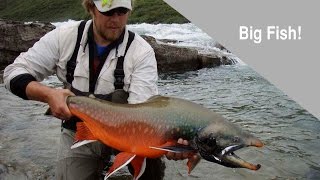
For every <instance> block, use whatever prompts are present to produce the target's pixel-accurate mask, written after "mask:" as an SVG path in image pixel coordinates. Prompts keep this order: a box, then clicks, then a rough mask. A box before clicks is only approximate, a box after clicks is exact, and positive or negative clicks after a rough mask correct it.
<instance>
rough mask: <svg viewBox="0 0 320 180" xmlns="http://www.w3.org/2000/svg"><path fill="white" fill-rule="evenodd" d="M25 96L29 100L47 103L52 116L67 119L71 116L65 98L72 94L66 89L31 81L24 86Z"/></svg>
mask: <svg viewBox="0 0 320 180" xmlns="http://www.w3.org/2000/svg"><path fill="white" fill-rule="evenodd" d="M26 94H27V97H28V98H29V99H30V100H36V101H41V102H44V103H48V105H49V106H50V109H51V113H52V115H53V116H54V117H56V118H59V119H61V120H68V119H70V117H71V116H72V114H71V112H70V110H69V108H68V106H67V103H66V100H67V97H68V96H74V94H73V93H72V92H71V91H70V90H68V89H53V88H50V87H48V86H45V85H43V84H40V83H39V82H36V81H32V82H30V83H29V84H28V85H27V88H26Z"/></svg>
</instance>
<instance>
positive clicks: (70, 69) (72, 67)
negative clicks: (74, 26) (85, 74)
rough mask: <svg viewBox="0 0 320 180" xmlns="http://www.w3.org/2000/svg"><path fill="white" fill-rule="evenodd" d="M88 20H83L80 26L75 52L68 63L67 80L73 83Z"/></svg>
mask: <svg viewBox="0 0 320 180" xmlns="http://www.w3.org/2000/svg"><path fill="white" fill-rule="evenodd" d="M86 23H87V21H81V23H80V25H79V27H78V35H77V42H76V46H75V48H74V50H73V54H72V56H71V58H70V60H69V61H68V63H67V75H66V78H67V82H68V83H70V84H72V81H73V79H74V77H73V74H74V70H75V67H76V65H77V56H78V51H79V48H80V41H81V39H82V35H83V30H84V27H85V25H86Z"/></svg>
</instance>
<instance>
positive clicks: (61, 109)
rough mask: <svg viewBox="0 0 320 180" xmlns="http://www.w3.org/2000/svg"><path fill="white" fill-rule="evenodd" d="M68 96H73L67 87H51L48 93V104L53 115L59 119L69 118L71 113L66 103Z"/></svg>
mask: <svg viewBox="0 0 320 180" xmlns="http://www.w3.org/2000/svg"><path fill="white" fill-rule="evenodd" d="M68 96H74V94H73V93H72V92H71V91H70V90H68V89H52V91H51V92H50V93H49V94H48V104H49V106H50V109H51V113H52V115H53V116H54V117H56V118H59V119H61V120H68V119H70V118H71V116H72V114H71V112H70V110H69V108H68V106H67V103H66V100H67V97H68Z"/></svg>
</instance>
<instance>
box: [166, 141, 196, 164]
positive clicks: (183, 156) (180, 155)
mask: <svg viewBox="0 0 320 180" xmlns="http://www.w3.org/2000/svg"><path fill="white" fill-rule="evenodd" d="M178 143H179V144H183V145H189V143H188V141H187V140H183V139H182V138H180V139H178ZM193 154H194V153H190V152H185V153H173V152H168V153H167V154H166V157H167V159H169V160H175V161H177V160H184V159H187V158H188V157H191V156H192V155H193Z"/></svg>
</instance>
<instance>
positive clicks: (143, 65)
mask: <svg viewBox="0 0 320 180" xmlns="http://www.w3.org/2000/svg"><path fill="white" fill-rule="evenodd" d="M157 81H158V71H157V61H156V58H155V54H154V51H153V49H150V51H148V52H147V53H145V54H143V55H141V56H140V57H138V60H137V61H136V64H135V65H134V67H133V73H132V74H131V83H130V87H129V98H128V102H129V104H136V103H141V102H144V101H146V100H147V99H149V98H150V97H151V96H154V95H157V94H158V87H157Z"/></svg>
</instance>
